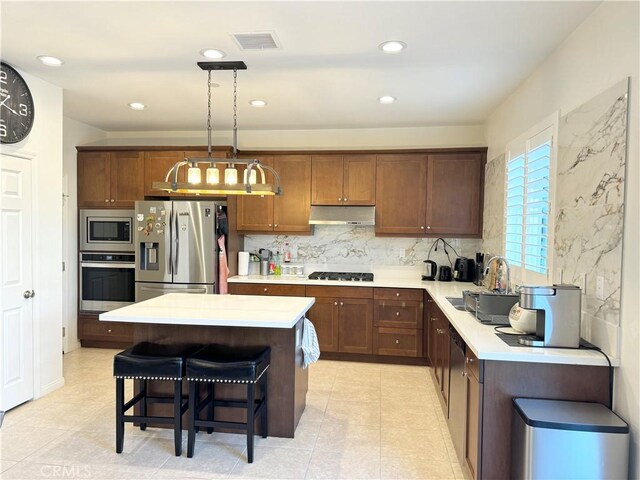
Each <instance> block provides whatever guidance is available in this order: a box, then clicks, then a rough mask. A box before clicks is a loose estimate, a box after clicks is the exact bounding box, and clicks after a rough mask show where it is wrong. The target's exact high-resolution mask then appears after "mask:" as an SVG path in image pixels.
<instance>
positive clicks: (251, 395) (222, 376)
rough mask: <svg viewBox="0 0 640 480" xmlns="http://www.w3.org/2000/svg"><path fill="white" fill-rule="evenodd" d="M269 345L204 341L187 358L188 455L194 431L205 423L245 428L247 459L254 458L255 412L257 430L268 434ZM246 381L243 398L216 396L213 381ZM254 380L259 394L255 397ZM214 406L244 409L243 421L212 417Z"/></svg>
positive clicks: (215, 426) (191, 450)
mask: <svg viewBox="0 0 640 480" xmlns="http://www.w3.org/2000/svg"><path fill="white" fill-rule="evenodd" d="M270 357H271V348H269V347H266V348H265V347H228V346H224V345H217V344H213V345H207V346H206V347H203V348H202V349H201V350H199V351H198V352H196V353H194V354H193V355H191V356H189V357H188V358H187V367H186V378H187V381H188V382H189V435H188V443H187V457H189V458H191V457H193V452H194V449H195V442H196V432H197V431H198V430H199V429H200V427H206V428H207V432H208V433H211V432H213V429H214V428H228V429H239V430H244V431H246V432H247V460H248V462H249V463H252V462H253V435H254V423H255V419H256V416H257V415H258V414H259V415H260V433H261V434H262V437H263V438H267V430H268V425H267V369H268V368H269V365H270ZM202 383H206V385H207V387H208V388H207V390H208V391H207V393H206V396H205V397H204V398H203V399H201V398H200V385H201V384H202ZM216 383H232V384H246V386H247V399H246V400H216V398H215V389H214V387H215V384H216ZM256 384H257V385H258V386H259V388H260V390H259V391H260V396H259V397H258V398H257V399H256V388H255V387H256ZM205 407H208V408H207V419H206V420H202V419H200V418H199V417H200V415H199V414H200V412H201V411H202V410H203V409H204V408H205ZM215 407H234V408H244V409H246V414H247V415H246V422H244V423H243V422H226V421H218V420H215V418H214V409H215Z"/></svg>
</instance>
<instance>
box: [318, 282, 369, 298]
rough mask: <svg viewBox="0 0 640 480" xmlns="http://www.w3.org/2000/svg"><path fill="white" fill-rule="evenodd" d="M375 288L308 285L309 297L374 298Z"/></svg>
mask: <svg viewBox="0 0 640 480" xmlns="http://www.w3.org/2000/svg"><path fill="white" fill-rule="evenodd" d="M373 291H374V289H373V288H369V287H330V286H321V285H317V286H316V285H307V297H339V298H373Z"/></svg>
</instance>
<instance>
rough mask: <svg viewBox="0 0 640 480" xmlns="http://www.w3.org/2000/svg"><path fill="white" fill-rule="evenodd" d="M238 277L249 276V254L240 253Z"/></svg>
mask: <svg viewBox="0 0 640 480" xmlns="http://www.w3.org/2000/svg"><path fill="white" fill-rule="evenodd" d="M238 275H249V252H238Z"/></svg>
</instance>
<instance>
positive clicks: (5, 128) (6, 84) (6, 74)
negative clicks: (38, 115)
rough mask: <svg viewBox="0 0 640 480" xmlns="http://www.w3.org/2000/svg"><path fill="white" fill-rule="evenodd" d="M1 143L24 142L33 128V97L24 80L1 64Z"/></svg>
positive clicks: (11, 69) (9, 67)
mask: <svg viewBox="0 0 640 480" xmlns="http://www.w3.org/2000/svg"><path fill="white" fill-rule="evenodd" d="M0 102H1V103H0V143H17V142H19V141H21V140H24V139H25V138H26V137H27V135H29V132H30V131H31V127H33V119H34V114H35V112H34V108H33V97H32V96H31V91H30V90H29V87H28V86H27V82H25V81H24V78H22V76H21V75H20V74H19V73H18V72H16V71H15V70H14V69H13V68H12V67H11V66H9V65H7V64H6V63H4V62H0Z"/></svg>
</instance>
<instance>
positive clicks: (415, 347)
mask: <svg viewBox="0 0 640 480" xmlns="http://www.w3.org/2000/svg"><path fill="white" fill-rule="evenodd" d="M373 353H375V354H377V355H393V356H398V357H419V356H421V355H422V330H418V329H415V328H384V327H378V328H376V329H375V330H374V339H373Z"/></svg>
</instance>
